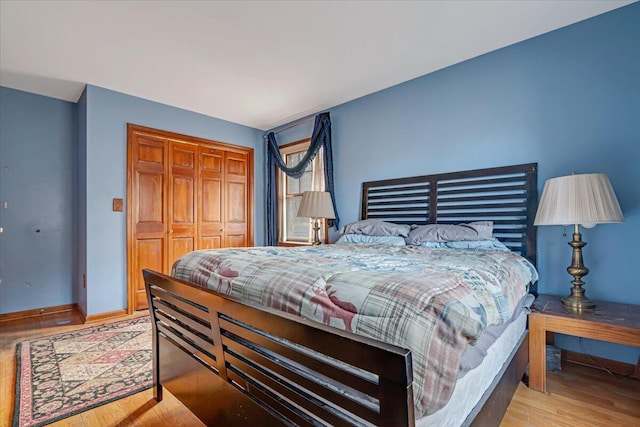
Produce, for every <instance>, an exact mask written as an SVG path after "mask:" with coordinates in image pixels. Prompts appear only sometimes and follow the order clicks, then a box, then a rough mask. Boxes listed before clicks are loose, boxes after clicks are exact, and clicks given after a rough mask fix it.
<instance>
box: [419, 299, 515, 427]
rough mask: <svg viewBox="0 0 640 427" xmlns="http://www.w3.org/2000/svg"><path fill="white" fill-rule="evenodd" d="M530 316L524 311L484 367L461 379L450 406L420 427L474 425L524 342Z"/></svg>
mask: <svg viewBox="0 0 640 427" xmlns="http://www.w3.org/2000/svg"><path fill="white" fill-rule="evenodd" d="M527 314H528V310H523V311H522V313H520V315H519V316H518V317H517V318H516V319H515V320H514V321H513V322H511V323H510V324H509V326H508V327H507V328H506V329H505V331H504V332H503V333H502V335H500V337H498V339H497V340H496V341H495V342H494V343H493V345H492V346H491V347H489V349H488V350H487V356H486V357H485V358H484V359H483V361H482V363H481V364H480V365H479V366H478V367H476V368H474V369H472V370H471V371H469V372H468V373H467V374H466V375H465V376H464V377H462V378H460V379H458V381H457V382H456V386H455V388H454V390H453V393H452V394H451V398H450V399H449V401H448V402H447V404H446V405H445V406H444V407H442V408H441V409H440V410H438V411H437V412H435V413H433V414H431V415H427V416H425V417H422V418H419V419H417V420H416V427H427V426H430V427H433V426H438V427H458V426H463V425H468V424H470V423H471V421H473V418H472V417H474V416H475V415H476V413H477V411H479V410H480V408H481V407H482V405H483V404H484V401H485V400H486V398H487V397H488V395H489V394H490V392H491V391H492V390H493V387H494V386H495V383H497V381H498V380H499V379H500V377H501V376H502V373H503V372H504V370H505V369H506V368H507V366H508V365H509V363H510V361H511V358H512V356H513V354H515V351H516V350H517V349H518V347H519V346H520V343H521V342H522V340H523V339H524V337H525V333H526V326H527ZM485 393H486V394H485Z"/></svg>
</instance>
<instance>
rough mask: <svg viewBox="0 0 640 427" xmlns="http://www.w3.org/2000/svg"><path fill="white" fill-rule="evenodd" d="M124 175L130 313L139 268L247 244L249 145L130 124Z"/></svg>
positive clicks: (166, 268) (136, 301) (137, 303)
mask: <svg viewBox="0 0 640 427" xmlns="http://www.w3.org/2000/svg"><path fill="white" fill-rule="evenodd" d="M127 174H128V175H127V272H128V273H127V277H128V290H129V292H128V297H129V302H128V305H127V311H128V312H129V313H132V312H133V311H134V310H140V309H143V308H147V297H146V294H145V288H144V282H143V280H142V269H144V268H150V269H152V270H155V271H158V272H161V273H165V274H169V273H170V270H171V266H172V265H173V263H174V261H175V260H177V259H178V258H180V257H181V256H182V255H184V254H185V253H187V252H190V251H193V250H196V249H215V248H223V247H232V246H233V247H239V246H252V245H253V149H251V148H246V147H240V146H235V145H231V144H225V143H220V142H215V141H209V140H204V139H200V138H195V137H190V136H185V135H179V134H174V133H171V132H166V131H161V130H156V129H150V128H146V127H142V126H137V125H132V124H129V125H128V137H127Z"/></svg>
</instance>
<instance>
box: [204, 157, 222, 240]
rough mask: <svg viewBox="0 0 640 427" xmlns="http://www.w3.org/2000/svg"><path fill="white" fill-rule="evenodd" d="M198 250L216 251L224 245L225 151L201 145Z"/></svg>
mask: <svg viewBox="0 0 640 427" xmlns="http://www.w3.org/2000/svg"><path fill="white" fill-rule="evenodd" d="M199 153H200V157H199V159H200V179H199V186H198V187H199V194H200V203H199V207H198V218H199V223H198V232H199V236H198V248H199V249H217V248H221V247H223V246H224V245H225V244H224V209H223V208H224V184H223V180H224V170H223V167H224V154H225V153H224V151H222V150H219V149H216V148H213V147H209V146H206V145H200V147H199Z"/></svg>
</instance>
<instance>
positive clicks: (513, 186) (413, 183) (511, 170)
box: [360, 163, 538, 265]
mask: <svg viewBox="0 0 640 427" xmlns="http://www.w3.org/2000/svg"><path fill="white" fill-rule="evenodd" d="M537 205H538V164H537V163H527V164H523V165H515V166H503V167H497V168H488V169H475V170H469V171H461V172H450V173H440V174H435V175H422V176H413V177H409V178H395V179H385V180H382V181H370V182H364V183H363V184H362V208H361V212H360V217H361V218H362V219H367V218H375V219H379V220H381V221H389V222H395V223H397V224H417V225H424V224H436V223H437V224H456V223H462V222H472V221H493V225H494V231H493V233H494V236H495V237H496V238H497V239H499V240H500V241H501V242H502V243H504V244H505V245H506V246H507V247H509V248H510V249H511V250H512V251H514V252H518V253H520V254H521V255H523V256H525V257H526V258H528V259H529V260H530V261H531V262H532V263H533V264H534V265H536V261H537V256H536V253H537V248H536V229H535V228H534V226H533V220H534V217H535V214H536V209H537Z"/></svg>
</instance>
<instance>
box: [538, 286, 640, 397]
mask: <svg viewBox="0 0 640 427" xmlns="http://www.w3.org/2000/svg"><path fill="white" fill-rule="evenodd" d="M560 298H561V297H558V296H552V295H540V296H538V298H537V299H536V301H535V302H534V303H533V306H532V307H531V309H532V312H531V314H529V388H531V389H533V390H537V391H541V392H545V391H546V386H547V372H546V364H545V363H546V362H545V349H546V341H547V332H557V333H560V334H566V335H573V336H577V337H584V338H591V339H595V340H600V341H606V342H612V343H617V344H623V345H630V346H635V347H640V306H639V305H631V304H618V303H612V302H604V301H599V302H598V301H596V308H595V309H593V310H585V311H583V312H581V313H577V312H575V311H571V310H570V309H568V308H567V307H565V306H564V305H563V304H562V302H561V301H560Z"/></svg>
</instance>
